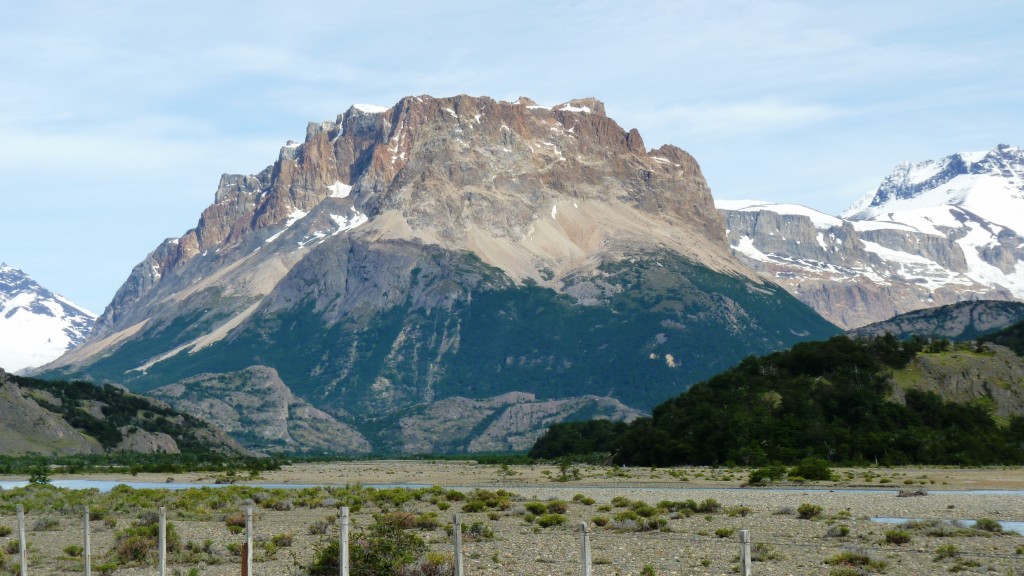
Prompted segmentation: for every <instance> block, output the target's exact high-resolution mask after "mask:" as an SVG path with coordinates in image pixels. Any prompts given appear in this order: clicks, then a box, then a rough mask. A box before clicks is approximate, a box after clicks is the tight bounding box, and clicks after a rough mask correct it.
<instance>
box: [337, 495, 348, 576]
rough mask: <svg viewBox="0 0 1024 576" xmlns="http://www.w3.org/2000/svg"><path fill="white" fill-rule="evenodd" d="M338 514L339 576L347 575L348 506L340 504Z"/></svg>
mask: <svg viewBox="0 0 1024 576" xmlns="http://www.w3.org/2000/svg"><path fill="white" fill-rule="evenodd" d="M338 514H339V516H341V518H340V519H339V522H340V524H338V570H339V572H340V573H341V574H340V576H348V506H342V507H341V510H340V511H339V512H338Z"/></svg>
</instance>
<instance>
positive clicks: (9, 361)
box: [0, 264, 96, 372]
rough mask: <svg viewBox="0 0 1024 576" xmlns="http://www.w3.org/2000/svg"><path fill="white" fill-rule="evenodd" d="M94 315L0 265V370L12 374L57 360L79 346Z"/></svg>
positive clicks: (21, 273)
mask: <svg viewBox="0 0 1024 576" xmlns="http://www.w3.org/2000/svg"><path fill="white" fill-rule="evenodd" d="M95 320H96V315H95V314H93V313H92V312H89V311H88V310H85V309H84V308H81V307H79V306H76V305H75V304H74V303H73V302H71V301H70V300H68V299H67V298H64V297H63V296H60V295H59V294H54V293H53V292H51V291H49V290H47V289H45V288H43V287H42V286H40V285H39V284H38V283H36V281H35V280H33V279H32V278H30V277H29V276H28V275H27V274H25V273H24V272H22V271H21V270H18V269H15V268H11V267H9V266H7V265H6V264H0V368H3V369H4V370H7V371H8V372H16V371H19V370H23V369H25V368H31V367H34V366H40V365H42V364H46V363H47V362H50V361H51V360H55V359H57V358H58V357H59V356H60V355H61V354H63V353H64V352H67V351H68V350H70V349H71V348H73V347H75V346H77V345H78V344H80V343H81V342H82V341H83V340H84V339H85V337H86V335H88V334H89V332H90V331H91V330H92V326H93V323H94V322H95Z"/></svg>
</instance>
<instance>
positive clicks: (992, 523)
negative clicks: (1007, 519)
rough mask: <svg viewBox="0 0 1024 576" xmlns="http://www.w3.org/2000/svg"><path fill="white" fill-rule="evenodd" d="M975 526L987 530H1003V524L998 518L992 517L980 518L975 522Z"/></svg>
mask: <svg viewBox="0 0 1024 576" xmlns="http://www.w3.org/2000/svg"><path fill="white" fill-rule="evenodd" d="M974 528H975V529H977V530H984V531H985V532H1002V531H1003V526H1002V525H1001V524H1000V523H999V522H998V521H997V520H993V519H991V518H978V521H977V522H975V523H974Z"/></svg>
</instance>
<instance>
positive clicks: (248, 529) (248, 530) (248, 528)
mask: <svg viewBox="0 0 1024 576" xmlns="http://www.w3.org/2000/svg"><path fill="white" fill-rule="evenodd" d="M245 549H246V550H248V551H249V554H247V555H246V557H245V574H246V576H252V556H253V550H252V506H249V507H247V508H246V509H245Z"/></svg>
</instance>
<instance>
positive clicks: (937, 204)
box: [718, 145, 1024, 328]
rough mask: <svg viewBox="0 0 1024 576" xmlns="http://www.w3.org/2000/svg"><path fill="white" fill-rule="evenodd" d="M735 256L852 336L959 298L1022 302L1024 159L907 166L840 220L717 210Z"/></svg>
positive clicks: (742, 207) (774, 210) (754, 207)
mask: <svg viewBox="0 0 1024 576" xmlns="http://www.w3.org/2000/svg"><path fill="white" fill-rule="evenodd" d="M718 207H719V208H720V209H721V211H722V214H723V216H724V217H725V220H726V229H727V231H728V232H727V234H728V237H729V242H730V245H731V246H732V249H733V253H734V254H735V255H736V256H737V257H738V258H740V259H741V260H742V261H743V262H745V263H746V264H747V265H748V266H750V267H751V268H752V269H754V270H757V271H759V272H761V273H763V274H765V275H766V276H768V277H769V278H772V279H774V280H775V281H776V282H778V283H779V284H780V285H782V286H783V287H785V288H786V289H787V290H789V291H790V292H791V293H792V294H793V295H794V296H796V297H797V298H799V299H800V300H801V301H803V302H805V303H807V304H808V305H810V306H811V307H813V308H814V309H815V310H817V311H818V312H819V313H821V314H822V315H823V316H824V317H826V318H828V319H829V320H830V321H832V322H834V323H835V324H837V325H839V326H842V327H844V328H855V327H859V326H863V325H865V324H869V323H872V322H878V321H881V320H886V319H888V318H891V317H892V316H894V315H896V314H900V313H903V312H908V311H911V310H916V309H919V308H929V307H933V306H939V305H943V304H952V303H955V302H960V301H964V300H980V299H987V300H1017V301H1019V300H1022V299H1024V238H1022V236H1021V234H1024V152H1022V151H1021V150H1020V149H1019V148H1013V147H1010V146H1003V145H1001V146H998V147H996V148H994V149H992V150H990V151H988V152H984V153H976V154H955V155H953V156H949V157H947V158H943V159H942V160H938V161H928V162H921V163H918V164H910V163H903V164H900V165H899V166H897V167H896V169H895V170H894V171H893V173H892V174H890V175H889V176H888V177H886V178H885V180H884V181H883V182H882V184H881V185H880V186H879V188H878V190H876V191H875V192H873V193H871V194H870V195H868V196H866V197H865V198H864V199H862V200H861V201H859V202H858V203H857V204H855V205H854V206H853V207H851V208H850V209H849V210H847V211H846V212H845V213H844V214H843V215H842V217H841V218H838V217H834V216H829V215H826V214H822V213H820V212H817V211H815V210H811V209H809V208H806V207H803V206H794V205H784V204H771V203H760V202H748V201H722V202H718Z"/></svg>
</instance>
